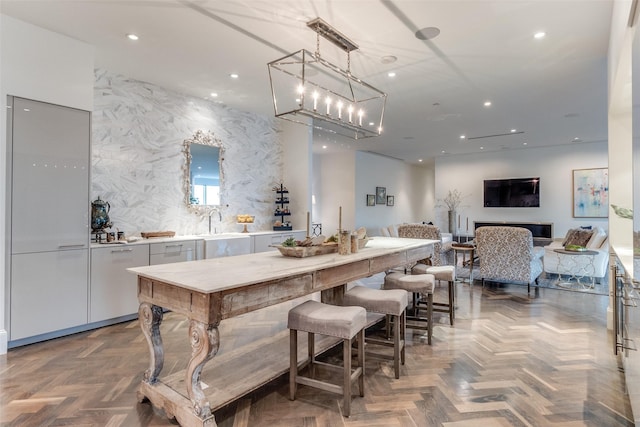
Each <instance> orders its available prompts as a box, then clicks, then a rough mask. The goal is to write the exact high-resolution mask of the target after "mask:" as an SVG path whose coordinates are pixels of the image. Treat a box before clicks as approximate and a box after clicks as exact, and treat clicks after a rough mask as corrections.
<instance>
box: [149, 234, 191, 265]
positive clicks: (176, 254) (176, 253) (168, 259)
mask: <svg viewBox="0 0 640 427" xmlns="http://www.w3.org/2000/svg"><path fill="white" fill-rule="evenodd" d="M149 254H150V255H149V265H158V264H169V263H172V262H182V261H195V260H196V241H195V240H178V241H175V242H163V243H151V244H149Z"/></svg>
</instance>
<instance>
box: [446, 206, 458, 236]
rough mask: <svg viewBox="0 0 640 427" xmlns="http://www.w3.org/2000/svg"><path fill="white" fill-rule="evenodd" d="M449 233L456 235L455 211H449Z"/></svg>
mask: <svg viewBox="0 0 640 427" xmlns="http://www.w3.org/2000/svg"><path fill="white" fill-rule="evenodd" d="M448 213H449V233H452V234H456V233H455V230H456V211H449V212H448Z"/></svg>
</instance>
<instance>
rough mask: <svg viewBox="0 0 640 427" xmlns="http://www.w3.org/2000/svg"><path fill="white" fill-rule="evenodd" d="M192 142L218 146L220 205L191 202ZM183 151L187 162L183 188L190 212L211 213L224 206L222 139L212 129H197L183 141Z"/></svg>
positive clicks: (184, 170) (184, 169)
mask: <svg viewBox="0 0 640 427" xmlns="http://www.w3.org/2000/svg"><path fill="white" fill-rule="evenodd" d="M191 144H200V145H208V146H210V147H217V148H218V149H219V150H220V151H219V155H218V168H219V169H220V196H221V197H220V204H219V205H194V204H192V203H191V159H192V156H191ZM182 152H183V153H184V158H185V163H184V166H183V167H182V170H183V172H184V177H183V181H184V182H183V189H184V202H185V204H186V205H187V209H189V212H193V213H195V214H197V215H202V216H204V215H211V213H212V212H216V211H218V210H219V209H220V207H221V206H222V188H223V183H224V174H223V171H222V161H223V160H224V146H223V145H222V141H221V140H220V139H218V138H216V137H215V136H214V135H213V134H212V133H211V132H210V131H207V132H204V131H202V130H197V131H196V132H195V133H194V134H193V136H192V137H191V138H187V139H185V140H184V142H183V143H182Z"/></svg>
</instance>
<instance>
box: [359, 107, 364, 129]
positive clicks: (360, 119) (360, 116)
mask: <svg viewBox="0 0 640 427" xmlns="http://www.w3.org/2000/svg"><path fill="white" fill-rule="evenodd" d="M362 116H364V110H362V109H360V110H359V111H358V126H362Z"/></svg>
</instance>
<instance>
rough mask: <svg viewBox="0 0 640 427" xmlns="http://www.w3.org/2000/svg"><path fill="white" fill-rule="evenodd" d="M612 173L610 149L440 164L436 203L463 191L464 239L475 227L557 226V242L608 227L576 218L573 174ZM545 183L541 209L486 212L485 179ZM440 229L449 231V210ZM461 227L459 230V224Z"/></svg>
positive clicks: (440, 212) (602, 221)
mask: <svg viewBox="0 0 640 427" xmlns="http://www.w3.org/2000/svg"><path fill="white" fill-rule="evenodd" d="M602 167H608V160H607V144H606V143H604V142H603V143H583V144H571V145H566V146H562V147H548V148H532V149H526V150H510V151H499V152H490V153H480V154H473V155H460V156H451V157H439V158H438V159H436V170H435V183H436V186H435V188H436V198H437V199H441V198H444V197H445V196H446V194H447V191H448V190H453V189H458V190H459V191H460V192H462V194H464V195H466V196H467V197H466V198H465V199H464V200H463V203H462V204H463V207H462V208H461V209H459V210H458V212H457V213H458V214H459V215H460V219H461V220H460V225H461V227H460V228H461V229H462V230H460V231H461V233H462V234H464V233H465V232H466V220H467V218H468V220H469V232H470V233H472V232H473V221H522V222H531V221H532V222H552V223H553V224H554V227H553V233H554V236H555V237H562V236H564V235H565V234H566V232H567V230H568V229H570V228H573V227H577V226H581V225H599V226H601V227H603V228H605V229H606V228H607V227H608V220H607V218H573V202H572V201H573V198H572V197H573V196H572V179H573V172H572V171H573V169H588V168H602ZM529 177H540V207H539V208H485V207H484V201H483V181H484V180H485V179H502V178H529ZM436 211H437V217H438V223H437V225H438V226H440V227H441V228H442V229H446V228H447V227H448V225H447V219H446V208H438V209H436ZM456 222H457V221H456ZM456 226H457V224H456Z"/></svg>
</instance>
